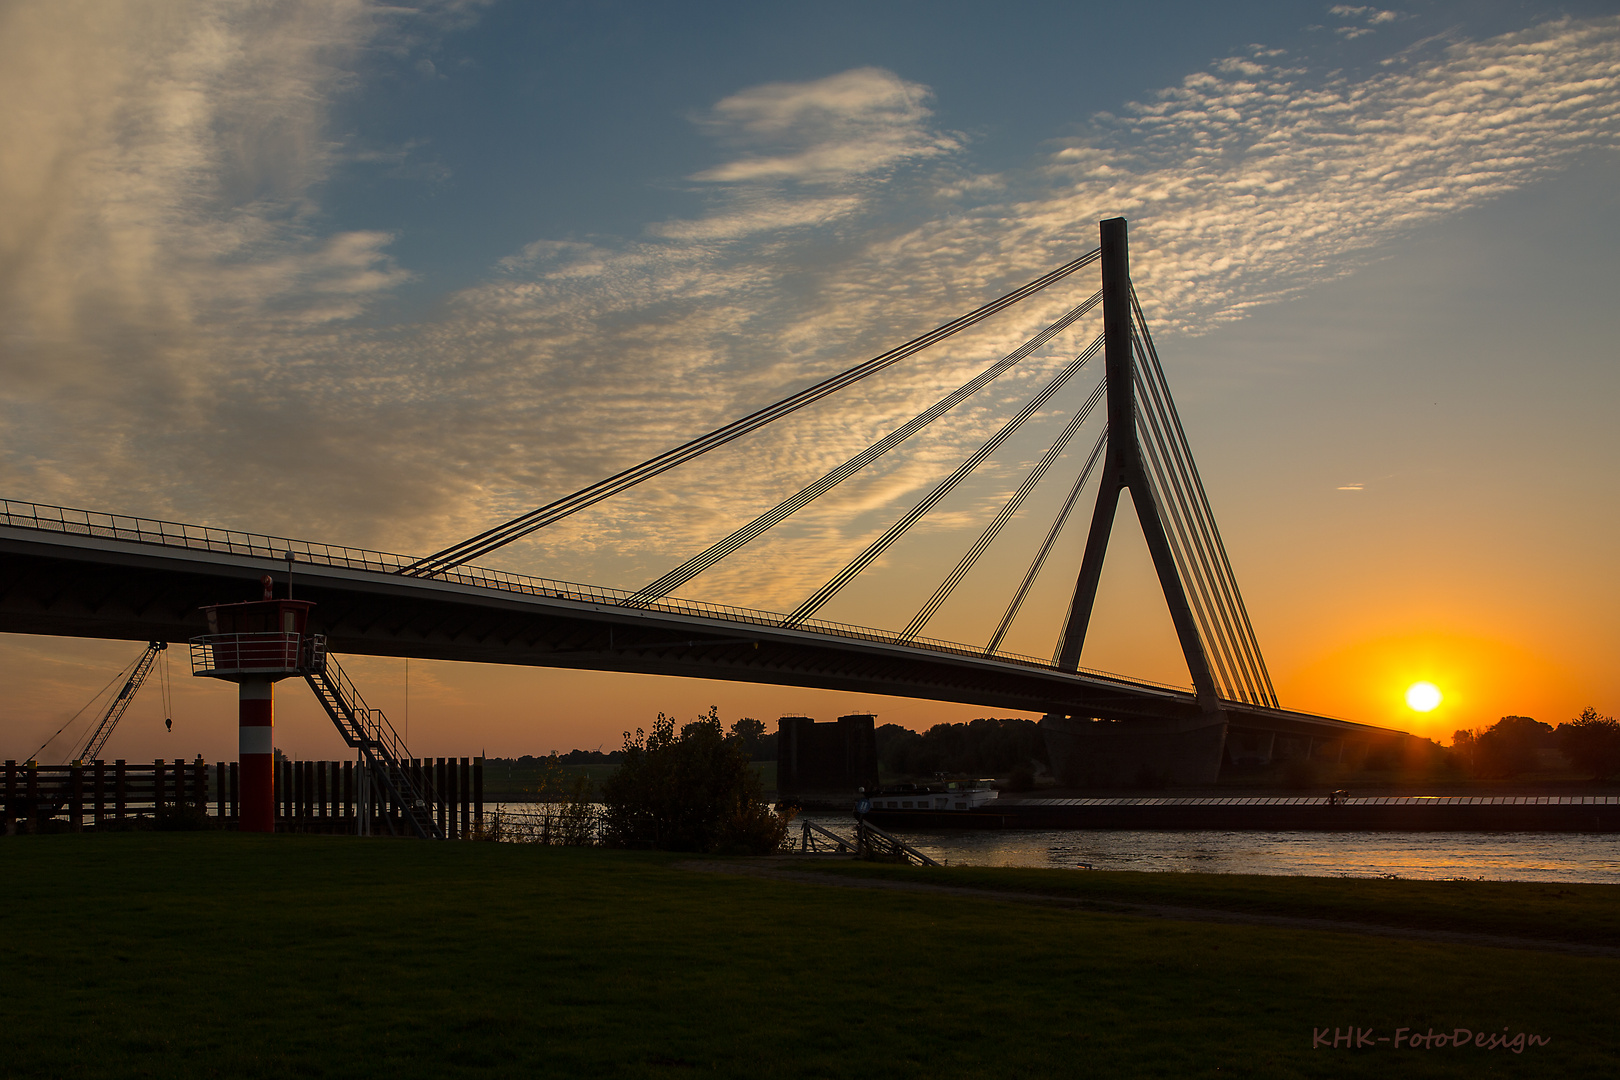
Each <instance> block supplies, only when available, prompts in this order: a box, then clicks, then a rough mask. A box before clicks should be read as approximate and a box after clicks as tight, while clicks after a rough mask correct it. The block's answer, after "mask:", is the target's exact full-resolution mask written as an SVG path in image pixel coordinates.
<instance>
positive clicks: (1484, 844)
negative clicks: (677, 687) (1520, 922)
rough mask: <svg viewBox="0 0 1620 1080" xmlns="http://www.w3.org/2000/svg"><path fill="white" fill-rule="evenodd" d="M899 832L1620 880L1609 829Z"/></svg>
mask: <svg viewBox="0 0 1620 1080" xmlns="http://www.w3.org/2000/svg"><path fill="white" fill-rule="evenodd" d="M801 820H809V821H813V822H815V823H816V824H818V825H821V826H823V827H825V828H829V829H831V830H833V831H834V832H836V833H839V834H840V835H848V834H850V832H851V831H852V819H851V817H850V815H848V814H819V813H807V814H804V815H802V817H801ZM794 835H795V836H797V835H798V834H797V833H796V832H795V834H794ZM894 835H896V836H898V837H899V838H900V839H902V840H904V841H905V842H906V843H908V844H910V845H911V846H912V847H915V848H916V849H917V850H918V851H921V852H923V853H924V854H925V855H927V856H929V857H930V858H932V859H935V860H937V861H939V862H942V863H947V864H950V865H970V866H1035V867H1069V868H1076V867H1080V866H1086V865H1089V866H1090V867H1091V868H1092V869H1095V870H1147V871H1158V872H1168V873H1176V872H1187V871H1194V872H1197V873H1203V874H1301V875H1308V876H1312V877H1383V876H1386V875H1394V876H1396V877H1402V878H1430V879H1438V878H1480V879H1484V880H1487V881H1589V882H1601V883H1605V884H1615V883H1620V834H1610V833H1458V832H1434V833H1409V832H1398V833H1397V832H1384V833H1375V832H1369V833H1325V832H1213V831H1212V832H1147V831H1142V832H1132V831H1127V830H1067V829H1064V830H1052V831H1035V830H1030V831H1024V830H1010V829H1009V830H1006V831H1002V830H984V831H973V830H964V831H957V830H938V831H933V832H929V831H923V830H915V829H907V830H905V831H903V832H901V831H895V833H894Z"/></svg>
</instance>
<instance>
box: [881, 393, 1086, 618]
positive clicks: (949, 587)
mask: <svg viewBox="0 0 1620 1080" xmlns="http://www.w3.org/2000/svg"><path fill="white" fill-rule="evenodd" d="M1106 387H1107V383H1106V382H1098V383H1097V388H1096V389H1095V390H1093V391H1092V392H1091V396H1090V397H1088V398H1087V399H1086V401H1085V404H1083V405H1081V406H1080V409H1079V410H1078V411H1077V412H1076V413H1075V414H1074V416H1073V417H1072V418H1071V419H1070V420H1069V422H1068V423H1067V424H1065V425H1064V427H1063V430H1062V431H1060V432H1059V433H1058V437H1057V438H1056V439H1054V440H1053V442H1052V445H1051V446H1050V447H1048V448H1047V451H1046V453H1044V454H1042V455H1041V458H1040V460H1039V461H1037V462H1036V463H1035V467H1034V468H1032V469H1030V471H1029V475H1028V476H1026V477H1024V482H1023V483H1022V484H1020V485H1018V490H1017V491H1015V492H1013V494H1012V497H1011V498H1009V499H1008V500H1007V501H1006V503H1005V504H1003V506H1002V507H1001V510H1000V512H998V513H997V514H996V516H995V518H994V519H992V520H991V522H990V524H989V525H986V526H985V528H984V531H983V532H982V533H980V534H979V538H978V539H977V540H975V541H974V542H973V546H972V547H970V548H968V550H967V554H965V555H963V556H962V558H961V561H959V562H958V563H957V564H956V568H955V569H953V570H952V571H951V572H950V574H948V575H947V576H946V578H945V580H944V581H943V582H942V583H941V584H940V586H939V588H937V589H935V590H934V595H932V596H930V597H929V598H928V601H927V602H926V603H924V604H923V606H922V607H921V609H919V610H918V612H917V614H916V615H915V616H914V617H913V618H912V620H911V622H910V623H908V624H907V625H906V628H905V629H904V630H902V631H901V632H900V638H901V640H902V641H909V640H911V639H912V638H914V637H916V636H917V635H918V634H920V633H922V629H923V627H924V626H926V625H928V620H929V619H931V618H933V617H934V613H935V612H937V611H938V610H939V609H940V605H942V604H944V603H945V601H946V599H947V598H948V597H949V596H950V595H951V593H952V592H954V591H955V590H956V587H957V586H958V585H960V584H961V583H962V579H963V578H965V577H967V575H968V571H970V570H972V569H973V564H974V563H976V562H978V561H979V556H981V555H983V554H984V553H985V551H986V550H987V549H988V548H989V547H990V545H991V544H992V543H993V542H994V541H995V539H996V537H997V536H998V535H999V534H1000V533H1001V530H1002V529H1003V528H1004V527H1006V525H1007V523H1008V522H1009V521H1011V520H1012V516H1013V515H1014V514H1015V513H1017V512H1018V508H1019V507H1020V506H1022V505H1023V504H1024V500H1025V499H1027V498H1028V497H1029V495H1030V492H1032V491H1034V490H1035V486H1036V485H1037V484H1039V483H1040V482H1041V477H1043V476H1045V475H1046V471H1047V469H1049V468H1051V467H1052V463H1053V462H1054V461H1056V460H1057V458H1058V455H1059V454H1061V453H1063V448H1064V447H1065V446H1067V445H1069V440H1070V439H1072V438H1074V433H1075V432H1077V431H1079V430H1080V425H1081V424H1084V423H1085V422H1086V418H1087V417H1089V416H1090V415H1091V410H1092V409H1094V408H1096V406H1097V401H1098V399H1100V398H1101V397H1102V395H1103V390H1104V389H1106Z"/></svg>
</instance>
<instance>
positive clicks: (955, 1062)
mask: <svg viewBox="0 0 1620 1080" xmlns="http://www.w3.org/2000/svg"><path fill="white" fill-rule="evenodd" d="M674 861H675V860H674V859H672V858H671V857H668V856H661V855H642V854H627V853H613V852H604V851H595V850H566V849H554V848H535V847H521V846H515V845H493V844H423V843H415V842H407V841H384V840H373V841H359V840H354V839H350V838H342V837H294V836H274V837H251V836H236V835H232V834H209V833H193V834H186V833H170V834H158V833H146V834H137V833H130V834H109V835H105V836H94V835H62V836H44V837H17V838H10V839H5V840H4V841H0V882H3V883H4V894H5V903H4V905H3V907H0V940H3V941H4V942H5V946H4V950H3V952H0V956H3V960H0V1017H3V1023H4V1031H5V1046H4V1050H3V1052H0V1075H4V1076H19V1077H34V1076H61V1077H98V1076H118V1077H124V1076H152V1077H164V1078H169V1077H189V1076H222V1077H258V1076H275V1077H281V1076H291V1075H298V1076H315V1077H319V1076H332V1077H354V1076H378V1077H418V1076H419V1077H457V1076H523V1077H532V1076H566V1077H591V1076H614V1077H617V1076H629V1077H639V1076H689V1075H705V1074H718V1075H725V1076H737V1077H774V1076H781V1077H821V1076H829V1077H835V1076H836V1077H841V1076H851V1077H874V1078H878V1077H881V1078H888V1077H897V1078H900V1077H928V1078H933V1077H950V1078H956V1077H1057V1076H1062V1077H1071V1076H1072V1077H1089V1076H1109V1077H1112V1076H1131V1077H1135V1076H1146V1077H1157V1076H1163V1077H1178V1078H1179V1077H1192V1076H1209V1077H1215V1076H1234V1075H1236V1076H1258V1077H1271V1076H1324V1077H1327V1076H1332V1077H1339V1076H1369V1077H1371V1076H1387V1075H1401V1076H1452V1075H1465V1074H1466V1075H1469V1076H1481V1075H1483V1076H1492V1075H1503V1076H1555V1075H1556V1076H1561V1077H1562V1076H1569V1077H1585V1076H1594V1077H1595V1076H1612V1075H1617V1074H1620V1053H1617V1047H1616V1042H1617V1034H1616V1032H1617V1025H1616V1023H1615V1020H1614V1017H1615V1016H1616V1012H1617V1007H1620V989H1617V983H1620V962H1617V961H1611V960H1601V959H1585V958H1579V957H1567V956H1558V955H1552V954H1544V953H1536V952H1527V951H1513V950H1497V949H1486V948H1475V947H1459V946H1444V945H1431V944H1424V943H1414V942H1408V941H1394V940H1388V939H1378V938H1366V937H1357V936H1352V935H1343V934H1332V933H1315V932H1302V931H1290V930H1273V929H1265V928H1250V927H1233V926H1222V925H1213V924H1207V923H1180V922H1173V921H1166V920H1151V919H1142V918H1136V917H1130V916H1124V915H1119V914H1114V913H1109V912H1099V911H1087V910H1062V909H1055V908H1046V907H1040V906H1032V905H1026V904H1017V903H1003V902H994V901H986V900H980V899H973V898H967V897H962V896H955V895H936V894H917V893H906V892H877V893H874V892H871V891H867V890H852V889H845V888H837V887H832V886H818V885H803V884H794V883H786V882H777V881H770V880H760V879H753V878H743V877H729V876H722V875H710V874H701V873H695V872H692V871H689V870H683V869H678V868H676V867H674V866H673V865H672V863H673V862H674ZM1017 873H1019V872H1018V871H996V872H987V874H988V877H987V878H986V879H985V881H983V882H980V881H975V884H982V883H988V884H991V885H993V886H995V885H997V883H996V882H995V881H994V880H993V879H994V878H996V877H997V876H998V875H1004V874H1017ZM1074 876H1075V877H1076V878H1078V877H1080V875H1078V874H1076V875H1074ZM1170 876H1171V875H1166V877H1170ZM1174 876H1175V877H1176V878H1178V879H1180V882H1179V884H1181V885H1183V886H1185V887H1186V888H1189V889H1196V888H1197V887H1198V885H1199V884H1200V882H1202V883H1205V884H1207V885H1208V886H1209V887H1210V888H1222V887H1232V882H1230V881H1223V880H1222V879H1220V878H1199V877H1195V876H1193V875H1174ZM1245 880H1246V881H1247V882H1250V883H1251V884H1248V885H1246V886H1245V887H1246V888H1249V889H1251V890H1253V892H1252V893H1251V894H1250V895H1251V896H1253V895H1258V894H1260V893H1263V892H1264V891H1265V888H1266V884H1267V882H1271V883H1273V884H1274V887H1275V888H1276V889H1277V890H1278V893H1279V895H1284V896H1285V895H1286V894H1287V893H1288V892H1289V890H1290V889H1296V890H1297V888H1298V887H1299V884H1300V883H1299V881H1297V880H1292V879H1262V880H1260V881H1258V882H1256V881H1255V879H1245ZM1333 884H1338V883H1333ZM1389 884H1396V885H1412V886H1422V885H1424V884H1425V883H1417V882H1412V883H1389ZM1429 885H1430V887H1431V888H1433V889H1434V890H1437V892H1436V893H1435V895H1440V893H1439V892H1438V890H1444V889H1446V888H1448V887H1449V883H1438V882H1437V883H1429ZM998 887H1005V886H998ZM1403 895H1404V894H1403ZM1423 895H1424V890H1423V889H1422V888H1418V889H1415V890H1414V891H1413V892H1412V893H1411V894H1410V896H1412V897H1418V898H1419V899H1420V900H1421V898H1422V896H1423ZM1279 902H1280V901H1279ZM1399 902H1401V896H1396V897H1395V898H1394V900H1390V901H1388V903H1390V904H1396V905H1398V903H1399ZM1526 903H1533V898H1532V899H1531V900H1527V901H1526ZM1416 906H1421V905H1416ZM1555 915H1556V909H1555V908H1551V907H1550V908H1549V909H1548V918H1549V919H1551V918H1553V917H1555ZM1334 1025H1337V1026H1338V1027H1339V1028H1340V1030H1341V1031H1343V1030H1344V1029H1346V1028H1348V1027H1349V1026H1350V1025H1357V1026H1359V1027H1361V1028H1363V1029H1372V1034H1373V1036H1374V1037H1377V1036H1392V1035H1393V1034H1394V1033H1395V1030H1396V1029H1397V1028H1399V1027H1408V1028H1416V1029H1417V1030H1418V1031H1420V1032H1427V1031H1428V1030H1429V1029H1430V1028H1433V1029H1434V1030H1436V1031H1440V1030H1445V1031H1451V1030H1453V1029H1454V1028H1456V1027H1459V1026H1463V1027H1468V1028H1471V1029H1475V1030H1479V1029H1485V1030H1490V1031H1501V1030H1502V1028H1503V1027H1504V1026H1506V1027H1507V1028H1509V1029H1511V1031H1512V1032H1519V1031H1527V1032H1532V1033H1536V1034H1539V1035H1542V1036H1546V1037H1550V1038H1551V1039H1552V1042H1551V1044H1550V1045H1548V1046H1543V1047H1536V1048H1533V1049H1530V1050H1528V1051H1526V1052H1525V1053H1523V1054H1522V1055H1514V1054H1512V1053H1508V1052H1504V1051H1501V1050H1497V1051H1487V1050H1482V1049H1476V1048H1473V1047H1468V1048H1451V1047H1448V1048H1445V1049H1440V1048H1434V1049H1428V1048H1421V1049H1418V1050H1410V1049H1407V1048H1404V1047H1403V1048H1402V1049H1400V1050H1395V1049H1393V1048H1391V1046H1390V1044H1388V1043H1385V1044H1382V1045H1381V1046H1379V1047H1378V1048H1374V1049H1363V1050H1360V1051H1352V1050H1343V1049H1341V1050H1332V1049H1316V1050H1313V1049H1312V1048H1311V1040H1312V1032H1313V1028H1314V1029H1317V1030H1320V1029H1321V1028H1323V1027H1332V1026H1334Z"/></svg>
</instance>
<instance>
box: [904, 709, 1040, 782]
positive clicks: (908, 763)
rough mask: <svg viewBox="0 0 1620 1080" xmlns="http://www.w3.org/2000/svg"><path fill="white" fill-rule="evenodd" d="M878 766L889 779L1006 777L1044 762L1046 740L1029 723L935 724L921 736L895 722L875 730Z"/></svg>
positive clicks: (1034, 726)
mask: <svg viewBox="0 0 1620 1080" xmlns="http://www.w3.org/2000/svg"><path fill="white" fill-rule="evenodd" d="M877 752H878V762H879V764H880V765H881V766H882V769H883V771H884V772H885V773H887V774H888V775H890V776H911V777H932V776H934V775H935V774H937V773H945V774H947V775H953V776H973V777H989V776H1007V775H1009V774H1012V773H1014V772H1018V771H1020V770H1023V771H1026V772H1027V771H1029V770H1030V762H1031V761H1039V762H1041V763H1043V764H1045V763H1046V762H1047V760H1048V759H1047V756H1046V741H1045V740H1044V739H1043V738H1042V737H1041V731H1040V728H1039V727H1038V726H1037V725H1036V724H1035V723H1034V721H1031V720H996V719H988V718H987V719H980V720H970V721H968V722H967V723H965V724H935V725H934V726H933V727H931V728H929V729H928V730H927V731H926V732H924V733H922V734H921V735H919V734H917V733H916V732H915V731H911V730H910V729H908V728H903V727H901V726H900V725H898V724H884V725H883V726H882V727H880V728H878V729H877Z"/></svg>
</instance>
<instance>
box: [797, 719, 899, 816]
mask: <svg viewBox="0 0 1620 1080" xmlns="http://www.w3.org/2000/svg"><path fill="white" fill-rule="evenodd" d="M876 723H877V717H875V716H872V715H869V714H862V715H857V716H840V717H839V718H838V719H837V720H836V721H835V722H833V723H827V724H818V723H816V722H815V721H814V720H812V719H810V717H808V716H784V717H782V718H781V719H780V720H778V721H777V722H776V792H777V794H778V795H780V796H782V797H783V798H793V797H803V796H805V795H826V796H833V797H836V798H839V799H843V798H850V799H853V797H854V794H855V789H856V788H862V787H864V788H875V787H877V784H878V757H877V734H876V731H877V727H876Z"/></svg>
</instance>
